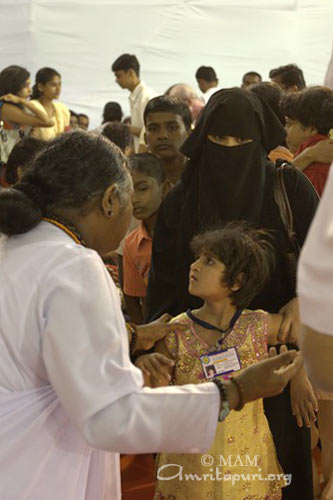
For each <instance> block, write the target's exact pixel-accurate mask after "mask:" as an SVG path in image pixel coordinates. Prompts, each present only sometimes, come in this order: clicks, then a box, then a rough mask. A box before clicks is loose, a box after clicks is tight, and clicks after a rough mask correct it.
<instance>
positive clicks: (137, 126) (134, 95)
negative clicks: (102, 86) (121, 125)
mask: <svg viewBox="0 0 333 500" xmlns="http://www.w3.org/2000/svg"><path fill="white" fill-rule="evenodd" d="M111 68H112V71H113V72H114V75H115V77H116V82H117V83H118V85H119V86H120V87H121V88H122V89H127V90H129V91H130V95H129V103H130V110H131V125H130V132H131V134H132V135H133V138H134V151H135V152H137V151H138V149H139V137H140V134H141V132H142V129H143V112H144V109H145V107H146V104H147V102H148V101H149V100H150V99H152V98H153V97H155V95H156V93H155V92H154V91H153V90H152V89H150V88H149V87H147V86H146V84H145V83H144V82H142V81H141V80H140V64H139V61H138V59H137V57H136V56H135V55H133V54H122V55H121V56H119V57H118V58H117V59H116V60H115V61H114V63H113V64H112V67H111Z"/></svg>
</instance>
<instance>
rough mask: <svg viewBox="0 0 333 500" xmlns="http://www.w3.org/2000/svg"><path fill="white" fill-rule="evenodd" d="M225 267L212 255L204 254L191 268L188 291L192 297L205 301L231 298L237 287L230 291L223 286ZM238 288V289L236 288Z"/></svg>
mask: <svg viewBox="0 0 333 500" xmlns="http://www.w3.org/2000/svg"><path fill="white" fill-rule="evenodd" d="M225 269H226V267H225V265H224V264H223V262H221V261H219V260H218V259H217V258H216V257H215V256H214V255H213V254H212V253H208V252H207V253H204V252H202V253H201V254H200V256H199V257H198V258H197V260H196V261H195V262H193V264H192V265H191V267H190V276H189V277H190V280H189V288H188V291H189V292H190V294H191V295H195V296H197V297H200V298H201V299H203V300H206V299H209V300H211V301H214V300H218V301H221V300H223V299H225V298H227V297H229V296H230V292H231V291H233V290H237V289H238V288H239V287H238V286H237V285H235V286H233V287H232V289H230V288H229V287H228V286H227V285H224V284H223V275H224V272H225ZM235 287H236V288H235Z"/></svg>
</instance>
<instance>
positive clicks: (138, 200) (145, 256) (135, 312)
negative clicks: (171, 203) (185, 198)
mask: <svg viewBox="0 0 333 500" xmlns="http://www.w3.org/2000/svg"><path fill="white" fill-rule="evenodd" d="M129 169H130V173H131V175H132V179H133V186H134V194H133V199H132V203H133V215H134V217H135V218H136V219H138V220H140V221H141V224H140V226H139V227H138V228H136V229H134V231H132V232H131V233H130V234H129V235H128V236H127V238H126V239H125V246H124V255H123V290H124V294H125V301H126V305H127V312H128V314H129V316H130V318H131V321H133V322H134V323H135V324H140V323H143V305H144V298H145V296H146V291H147V285H148V276H149V269H150V261H151V250H152V236H153V232H154V226H155V221H156V217H157V212H158V209H159V207H160V204H161V203H162V200H163V198H164V197H165V195H166V194H167V192H168V190H169V188H170V182H168V181H167V180H166V178H165V173H164V171H163V168H162V166H161V162H160V160H159V158H157V157H156V156H154V155H153V154H150V153H138V154H136V155H133V156H131V157H130V158H129Z"/></svg>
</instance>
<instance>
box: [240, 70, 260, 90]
mask: <svg viewBox="0 0 333 500" xmlns="http://www.w3.org/2000/svg"><path fill="white" fill-rule="evenodd" d="M261 82H262V78H261V75H259V73H257V72H256V71H248V72H247V73H245V75H243V78H242V85H241V88H242V89H247V88H248V87H249V86H250V85H255V84H256V83H261Z"/></svg>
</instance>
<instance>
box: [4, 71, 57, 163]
mask: <svg viewBox="0 0 333 500" xmlns="http://www.w3.org/2000/svg"><path fill="white" fill-rule="evenodd" d="M30 94H31V88H30V73H29V72H28V71H27V70H26V69H25V68H21V67H20V66H8V67H7V68H5V69H3V70H2V71H1V73H0V161H1V162H2V163H4V164H5V163H7V160H8V156H9V155H10V152H11V150H12V149H13V147H14V146H15V144H16V143H17V142H18V141H19V140H20V138H21V137H22V136H23V135H27V134H28V133H29V132H30V130H31V127H43V128H44V129H45V130H47V128H49V127H51V126H52V125H53V121H52V119H51V118H50V117H48V115H47V114H46V112H45V110H41V109H39V107H38V106H37V105H36V104H35V103H33V102H31V101H29V100H28V98H29V96H30ZM27 111H29V112H27Z"/></svg>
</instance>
